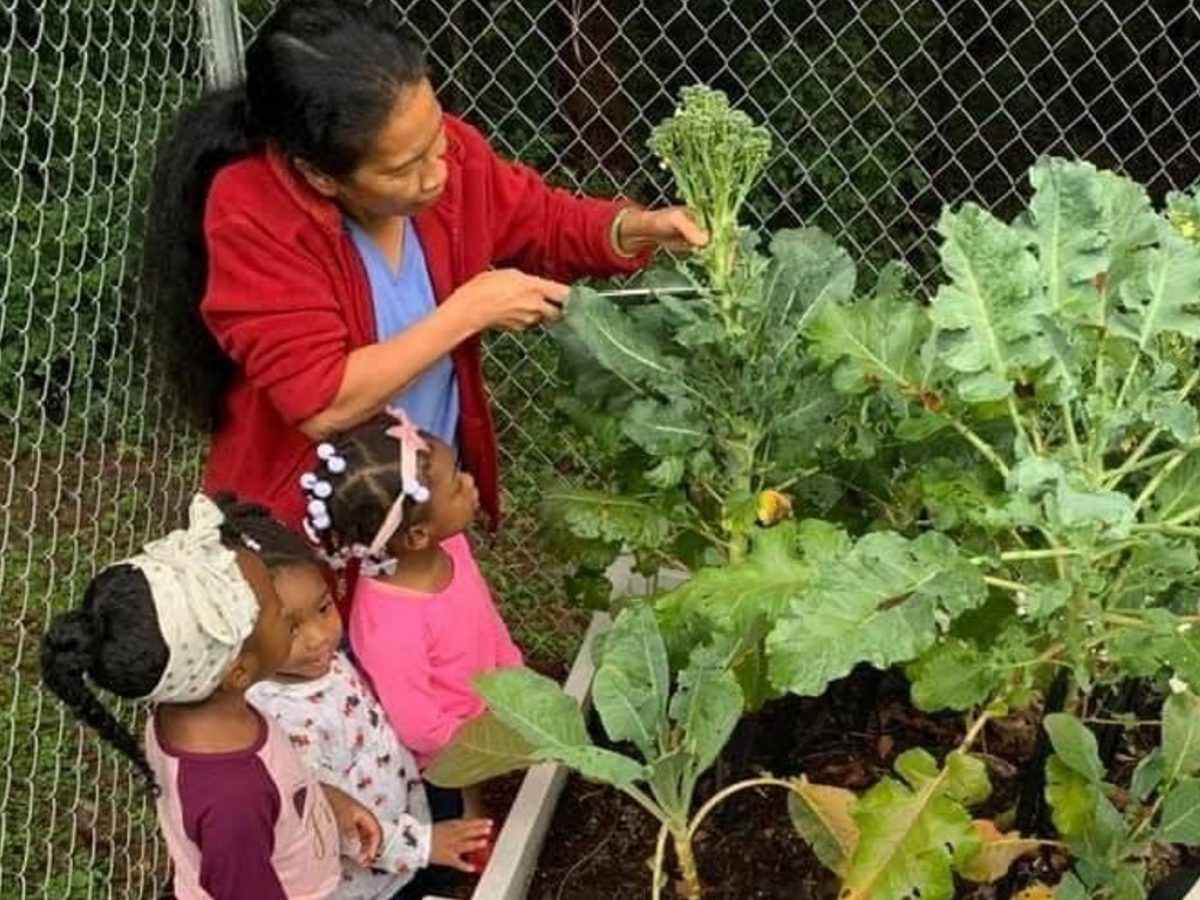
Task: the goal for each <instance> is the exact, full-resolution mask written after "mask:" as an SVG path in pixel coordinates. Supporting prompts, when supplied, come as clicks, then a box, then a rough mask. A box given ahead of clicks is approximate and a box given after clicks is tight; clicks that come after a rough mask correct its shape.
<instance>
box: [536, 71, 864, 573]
mask: <svg viewBox="0 0 1200 900" xmlns="http://www.w3.org/2000/svg"><path fill="white" fill-rule="evenodd" d="M650 146H651V147H652V148H654V150H655V152H657V153H658V154H659V155H660V156H661V158H662V160H663V163H664V165H666V166H667V167H668V168H669V170H670V171H671V173H672V175H673V176H674V178H675V182H676V184H677V186H678V187H679V190H680V193H681V194H682V195H683V197H684V199H685V200H686V202H687V203H688V205H689V206H690V207H691V209H692V210H693V211H694V214H695V215H696V217H697V218H698V219H699V220H700V221H701V222H703V223H704V225H705V227H706V228H707V229H708V231H709V235H710V242H709V245H708V246H707V248H706V249H705V250H704V251H702V252H701V253H699V254H697V256H696V257H695V258H693V259H687V260H680V261H677V262H676V263H675V264H674V266H673V267H672V268H670V269H669V270H667V271H658V272H652V273H650V274H649V275H647V276H646V279H645V281H644V282H643V284H644V285H645V286H647V288H655V289H662V288H675V289H678V288H680V287H682V288H686V289H688V290H689V291H690V293H686V294H679V293H667V292H663V293H661V294H659V295H652V302H650V303H646V304H631V303H629V302H628V301H626V300H624V299H621V298H618V297H612V296H607V295H605V294H604V293H601V292H597V291H594V290H591V289H589V288H586V287H577V288H576V289H575V290H574V291H573V292H572V295H571V297H570V298H569V300H568V302H567V312H566V317H565V323H564V324H563V325H562V326H561V327H560V328H559V330H558V334H559V337H560V339H561V341H562V343H563V346H564V359H565V361H566V365H567V369H568V378H569V380H570V381H571V382H572V384H573V387H574V388H575V397H573V398H571V399H570V400H568V401H565V402H564V403H563V405H562V408H563V409H564V410H565V412H566V413H567V416H568V418H569V419H570V420H571V421H572V422H573V423H574V424H575V426H576V430H577V434H578V435H579V437H580V439H581V441H582V442H583V446H584V448H585V455H587V456H588V457H589V461H590V462H591V463H592V468H593V470H596V469H600V470H601V471H600V472H599V475H598V478H597V481H598V483H599V484H600V486H601V488H602V489H595V490H586V489H578V488H564V487H562V486H561V485H555V486H551V487H550V488H549V489H548V490H547V491H546V501H547V502H546V507H547V514H548V516H547V518H548V521H549V522H550V524H551V530H552V531H553V532H555V533H556V534H558V535H559V536H560V538H562V537H564V536H565V537H566V538H567V539H568V546H567V547H566V548H565V549H566V551H567V552H568V553H569V554H570V555H571V557H572V558H580V557H581V556H583V557H584V558H586V559H587V560H588V561H589V562H590V563H591V564H592V567H593V568H597V569H602V568H603V564H604V563H605V562H607V561H610V560H611V559H612V558H613V557H614V556H615V555H616V553H617V551H618V549H620V548H621V547H623V546H624V547H628V548H630V549H632V550H634V551H635V552H637V553H640V554H641V555H642V556H643V557H644V558H646V559H647V561H648V565H649V569H650V570H651V571H653V570H654V569H656V568H657V567H658V566H659V565H662V564H663V563H666V562H671V561H680V562H683V563H685V564H686V565H689V566H699V565H702V564H705V563H719V562H721V561H724V560H737V559H740V558H742V557H744V555H745V553H746V550H747V548H748V545H749V538H750V535H751V532H752V529H753V527H754V525H755V522H756V521H759V520H764V521H774V520H777V519H779V518H782V517H784V516H786V515H787V513H788V510H789V500H788V498H787V493H788V492H789V491H791V490H792V489H793V488H795V487H797V485H801V484H803V483H804V482H805V478H804V476H805V474H806V473H807V474H810V475H811V474H812V470H814V467H815V465H816V460H817V458H818V455H819V453H820V452H821V450H822V449H823V448H830V447H832V446H834V445H835V444H837V443H845V442H844V441H842V440H841V438H840V436H839V431H840V430H841V429H843V428H845V427H847V426H846V425H845V422H844V420H843V418H842V417H840V416H839V415H838V413H839V412H840V410H841V408H842V407H843V406H844V405H845V401H844V400H843V398H841V397H839V396H838V395H837V394H836V393H835V392H834V391H833V390H831V388H830V386H829V384H828V379H826V378H825V377H824V376H822V375H821V374H820V373H818V372H817V370H816V366H815V364H814V363H813V362H811V361H809V360H808V359H807V358H806V357H805V355H804V354H803V353H802V352H800V348H801V346H802V333H803V330H804V328H805V325H806V323H807V322H808V321H809V320H810V318H811V316H812V314H813V313H814V311H815V310H817V309H818V308H819V307H820V306H821V304H823V303H825V302H829V301H833V300H837V301H846V300H849V298H850V297H851V296H852V294H853V291H854V284H855V268H854V266H853V264H852V263H851V261H850V258H849V256H848V255H847V254H846V253H845V252H844V251H843V250H841V249H840V248H838V247H837V246H836V245H835V243H834V242H833V240H832V239H831V238H829V237H828V236H827V235H825V234H823V233H821V232H819V231H816V230H812V229H808V230H791V231H782V232H779V233H778V234H776V235H775V236H774V237H773V238H772V239H771V240H770V241H769V242H767V244H766V245H765V246H760V245H759V243H758V242H757V240H756V238H755V237H754V236H753V235H752V234H751V233H750V232H748V231H747V230H746V229H745V228H743V227H742V226H741V225H740V224H739V222H738V218H737V217H738V212H739V210H740V209H741V206H742V204H743V202H744V200H745V198H746V195H747V194H748V192H749V191H750V190H751V188H752V187H753V185H754V182H755V180H756V179H757V177H758V176H759V174H760V173H761V171H762V168H763V164H764V161H765V159H766V157H767V154H768V150H769V146H770V141H769V138H768V136H767V133H766V132H765V130H764V129H762V128H761V127H758V126H755V125H754V124H753V123H751V122H750V120H749V119H748V118H747V117H746V116H745V115H744V114H742V113H740V112H737V111H735V110H733V109H731V108H730V106H729V103H728V101H727V100H726V99H725V97H724V96H723V95H722V94H720V93H719V92H717V91H711V90H708V89H704V88H692V89H690V90H687V91H685V92H684V95H683V103H682V106H681V108H680V110H679V111H678V112H677V113H676V115H675V116H674V117H673V118H671V119H669V120H668V121H667V122H665V123H664V124H662V125H661V126H659V127H658V128H657V129H655V131H654V135H653V137H652V138H651V140H650ZM851 427H852V426H851ZM815 484H816V482H814V486H815Z"/></svg>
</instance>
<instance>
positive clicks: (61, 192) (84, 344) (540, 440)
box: [0, 0, 1200, 900]
mask: <svg viewBox="0 0 1200 900" xmlns="http://www.w3.org/2000/svg"><path fill="white" fill-rule="evenodd" d="M378 2H388V0H378ZM394 2H397V5H398V6H401V7H402V8H403V12H404V13H405V15H406V17H407V19H408V21H409V23H410V24H411V25H412V27H413V29H414V30H415V31H416V32H417V33H418V34H419V35H421V36H422V37H423V38H424V39H425V41H426V42H427V45H428V47H429V51H430V56H431V59H432V61H433V64H434V69H435V77H436V81H437V85H438V87H439V90H440V92H441V95H442V97H443V100H444V102H445V103H446V105H447V107H448V108H449V109H451V110H453V111H455V112H457V113H460V114H462V115H464V116H466V117H467V118H468V119H470V120H472V121H473V122H475V123H476V124H477V125H478V126H480V127H481V128H482V129H483V130H484V131H485V132H486V133H488V134H490V135H491V136H492V137H493V138H494V140H495V143H496V145H497V147H498V148H499V149H500V150H501V151H502V152H504V153H506V154H508V155H511V156H514V157H520V158H521V159H524V160H526V161H528V162H530V163H532V164H533V165H535V166H537V167H538V168H540V169H541V170H542V171H543V172H545V173H546V174H547V176H548V177H549V178H550V179H552V180H554V181H556V182H558V183H560V184H565V185H568V186H572V187H576V188H580V189H585V190H590V191H599V192H616V191H620V192H624V193H626V194H628V195H630V196H633V197H636V198H638V199H640V200H642V201H645V202H658V201H661V200H664V199H666V189H667V184H666V182H665V180H664V178H663V177H662V173H660V172H658V171H657V170H656V169H655V168H654V167H653V166H652V165H649V164H648V160H647V155H648V154H647V152H646V150H645V149H644V147H645V141H646V138H647V137H648V135H649V131H650V128H651V127H652V125H653V124H654V123H655V122H657V121H658V120H660V119H661V118H662V117H664V116H665V115H667V114H669V113H670V111H671V110H672V107H673V104H674V98H675V96H676V95H677V92H678V89H679V88H680V87H682V86H684V85H686V84H690V83H694V82H706V83H709V84H712V85H715V86H717V87H721V88H723V89H725V90H726V91H727V92H728V93H729V94H730V96H731V98H732V99H733V100H734V101H735V103H737V104H738V105H739V106H741V107H742V108H744V109H746V110H747V111H748V112H750V113H751V114H752V115H753V116H755V117H756V118H758V119H760V120H762V121H764V122H766V123H767V124H769V126H770V127H771V129H772V131H773V133H774V134H775V137H776V140H777V143H776V152H775V156H774V159H773V161H772V164H771V167H770V170H769V173H768V176H767V178H766V181H765V183H764V185H763V187H762V189H761V190H760V191H759V192H758V194H757V195H756V197H755V198H754V201H753V215H754V217H755V218H756V220H757V222H758V224H763V225H768V226H779V225H784V224H795V223H797V222H805V223H808V224H817V225H820V226H822V227H824V228H826V229H827V230H829V231H831V232H832V233H833V234H835V235H837V236H838V238H839V240H841V241H842V242H843V243H844V244H845V245H846V246H848V247H849V248H851V249H852V251H853V252H854V253H855V255H856V256H858V257H860V258H862V259H865V260H867V262H868V264H877V263H879V262H881V261H882V260H884V259H887V258H892V257H897V256H899V257H902V258H904V259H907V260H908V261H909V262H910V263H911V264H912V266H913V267H914V268H915V269H916V271H917V272H918V273H921V272H924V271H927V270H928V268H929V265H930V262H931V261H932V254H933V246H932V244H931V239H930V228H931V226H932V224H933V222H934V221H935V219H936V217H937V214H938V211H939V210H940V208H941V205H942V204H943V203H945V202H948V201H957V200H960V199H964V198H968V197H970V198H974V199H978V200H980V201H982V202H984V203H986V204H988V205H990V206H992V207H994V208H997V209H999V210H1000V211H1001V212H1008V211H1009V210H1008V209H1007V207H1008V206H1010V205H1011V204H1013V203H1014V202H1015V201H1016V200H1017V198H1018V197H1019V196H1020V194H1021V192H1022V191H1023V190H1024V189H1025V185H1024V183H1023V176H1024V172H1025V170H1026V169H1027V167H1028V166H1029V164H1030V163H1031V162H1032V161H1033V160H1034V159H1035V158H1036V157H1037V156H1038V155H1040V154H1043V153H1056V154H1062V155H1071V156H1081V157H1085V158H1087V159H1090V160H1092V161H1093V162H1095V163H1097V164H1098V165H1102V166H1111V167H1117V168H1120V169H1123V170H1125V171H1126V172H1128V173H1129V174H1131V175H1132V176H1133V177H1135V178H1137V179H1139V180H1141V181H1143V182H1145V183H1147V184H1148V185H1149V187H1150V189H1151V191H1152V192H1153V193H1155V194H1156V195H1159V194H1161V193H1162V192H1163V191H1165V190H1167V189H1169V188H1173V187H1185V186H1187V185H1189V184H1191V183H1192V182H1194V181H1195V180H1196V179H1197V178H1198V177H1200V150H1198V149H1197V146H1196V144H1195V142H1194V139H1193V132H1194V131H1195V130H1196V129H1197V128H1200V84H1198V82H1197V73H1198V72H1200V49H1197V48H1200V40H1198V39H1200V12H1198V11H1197V10H1196V9H1195V8H1193V6H1192V4H1191V3H1189V2H1187V0H1141V2H1126V3H1118V2H1115V0H1113V2H1094V0H1089V2H1082V0H1022V2H1003V0H998V2H995V0H994V2H988V0H960V2H954V0H937V2H935V0H854V2H832V0H830V2H812V0H739V2H737V3H729V2H717V0H689V2H683V3H680V2H679V0H604V2H601V0H443V2H429V0H413V2H410V3H402V2H400V0H394ZM235 3H237V5H236V7H235V6H233V5H231V4H235ZM270 6H271V3H269V2H264V0H240V3H238V2H237V0H124V2H121V3H117V2H113V0H0V46H3V61H2V69H0V246H2V252H0V286H2V293H3V307H2V308H0V491H2V492H3V505H2V508H0V598H2V602H3V604H4V605H3V609H4V613H5V616H4V619H5V622H6V624H5V627H4V628H3V629H0V664H2V665H3V666H4V668H5V670H6V671H5V677H4V679H3V681H2V682H0V710H3V711H4V715H3V718H2V719H0V790H2V792H3V793H2V795H0V804H2V805H0V897H3V898H5V900H8V898H24V897H53V898H75V897H120V898H132V897H153V896H155V895H156V893H157V891H158V890H159V888H160V887H161V885H162V884H163V883H164V881H165V874H166V873H165V860H164V855H163V852H162V849H161V847H160V845H159V843H158V842H157V840H156V838H155V832H154V824H153V817H152V811H151V810H150V809H149V808H148V806H147V803H146V801H145V799H144V798H143V796H142V794H141V793H140V792H139V790H138V788H137V786H136V784H134V782H133V781H132V779H131V777H130V774H129V772H128V771H127V769H126V767H124V766H123V765H121V764H120V763H119V762H118V760H117V759H116V758H115V757H114V755H113V754H112V753H110V752H108V751H107V750H105V749H104V748H102V747H101V746H100V745H99V743H98V742H97V741H95V740H94V739H91V738H90V737H88V736H82V735H80V733H79V732H78V730H77V729H76V728H75V726H74V725H73V724H72V722H71V721H70V720H69V719H67V718H65V717H64V716H63V714H62V711H61V709H60V708H59V707H58V705H57V703H56V702H54V701H53V700H52V699H51V698H48V697H47V696H46V695H44V694H43V692H42V691H40V689H39V688H38V685H37V677H36V666H37V658H36V657H37V642H38V639H39V638H40V635H41V632H42V629H43V628H44V625H45V622H46V620H47V618H48V616H49V615H50V614H51V613H52V612H54V611H56V610H58V609H61V608H64V607H65V606H67V605H69V604H70V603H71V602H73V600H74V598H75V597H76V596H77V595H78V592H79V591H80V590H81V588H82V585H83V584H84V583H85V582H86V580H87V578H88V577H89V576H90V575H91V573H92V572H93V571H94V570H95V569H96V568H97V567H98V566H99V565H102V564H104V563H105V562H106V561H107V560H109V559H111V558H113V557H115V556H119V555H121V554H124V553H128V552H130V551H131V550H132V549H134V548H135V547H136V546H137V545H138V543H139V542H140V541H141V540H143V539H145V538H146V537H148V536H150V535H154V534H157V533H159V532H161V531H163V530H164V529H165V528H167V527H170V526H171V525H173V524H174V523H176V522H177V521H179V514H180V512H181V503H182V501H183V500H184V499H185V498H186V496H187V494H188V493H189V492H190V490H191V489H192V488H193V486H194V485H195V484H196V483H197V478H198V462H199V459H200V454H201V452H202V443H201V441H199V440H198V439H197V438H196V437H194V436H191V435H187V434H185V433H183V432H181V431H180V430H178V429H177V428H175V427H173V426H172V424H171V420H170V416H169V415H168V414H167V411H165V410H164V409H163V408H162V407H161V405H160V403H159V402H158V400H157V396H156V391H155V387H156V386H155V385H154V384H152V383H150V381H149V379H148V377H147V365H146V354H145V352H144V349H143V348H144V344H143V341H144V338H145V331H146V328H145V324H146V323H145V317H144V315H142V314H140V311H139V309H138V305H137V301H136V294H135V291H134V285H133V283H132V282H133V278H132V276H133V271H134V267H133V265H132V261H133V259H134V258H135V256H136V249H137V248H136V240H137V235H138V234H139V231H140V225H139V215H140V213H141V210H142V203H143V197H144V195H143V190H144V186H145V181H146V175H147V172H148V169H149V165H150V161H151V155H150V148H151V146H152V144H153V141H154V139H155V137H156V135H157V133H158V132H159V130H160V128H161V127H162V125H163V123H164V121H165V120H166V119H168V118H169V116H170V115H171V114H172V113H173V112H174V111H175V110H176V109H178V108H179V107H180V106H181V105H183V104H185V103H186V102H188V100H190V99H191V98H192V97H194V96H195V95H196V94H197V93H198V92H199V91H200V90H201V89H202V84H203V81H204V79H205V77H209V78H211V77H213V76H215V75H221V73H223V72H226V73H227V72H231V71H234V70H235V69H236V59H233V60H232V63H231V60H230V58H229V54H230V53H234V52H236V45H237V40H236V39H231V34H232V29H233V28H234V27H240V29H241V37H242V38H243V39H244V40H249V39H250V38H251V36H252V34H253V30H254V28H255V26H256V24H257V23H258V22H260V21H261V20H262V17H263V16H264V15H265V14H266V13H267V12H268V11H269V9H270ZM214 22H215V23H217V24H216V25H215V26H214ZM222 22H224V23H225V24H226V26H228V27H227V28H225V29H224V30H222V28H221V27H220V25H221V23H222ZM202 25H203V26H205V27H202ZM231 65H233V68H230V66H231ZM556 365H557V359H556V354H555V351H554V347H553V345H552V343H551V341H550V340H549V339H548V338H547V337H546V336H544V335H538V334H535V335H527V336H524V337H520V338H515V337H509V336H500V337H497V338H495V339H493V340H492V341H491V342H490V343H489V346H488V368H489V375H490V384H491V389H492V392H493V398H494V400H495V405H496V410H497V417H498V424H499V428H500V432H501V434H500V443H501V446H502V448H503V453H504V467H505V484H506V488H507V493H508V497H507V504H508V510H509V520H508V526H507V529H506V531H505V532H504V534H503V535H502V536H501V538H500V539H499V540H498V541H497V543H496V544H495V545H494V546H492V547H491V548H489V550H488V552H487V562H488V564H489V574H490V577H491V578H492V581H493V584H494V585H495V587H496V589H497V593H498V594H499V596H500V597H501V599H502V602H503V604H504V606H505V611H506V614H507V615H508V617H509V618H510V620H511V621H512V623H513V626H514V631H516V632H517V634H518V637H519V638H520V639H521V640H522V641H523V642H524V643H525V645H526V646H527V648H528V649H529V651H530V653H531V655H532V656H534V657H535V658H539V659H542V660H545V661H548V662H552V661H553V660H555V659H561V658H562V657H563V656H564V655H565V654H566V653H567V652H568V651H569V649H570V646H571V641H572V638H573V635H575V634H577V626H578V624H579V622H580V618H581V616H580V613H578V612H577V611H574V610H573V609H572V608H571V606H570V604H569V603H567V602H566V600H565V598H564V596H563V590H562V586H561V585H562V582H561V578H560V574H561V573H559V572H558V571H557V570H555V569H554V567H553V566H550V565H547V564H546V562H545V561H544V559H543V558H542V557H541V555H540V554H539V552H538V544H537V502H538V497H539V485H540V484H542V483H543V482H544V480H545V478H546V475H547V473H548V472H549V470H551V469H555V468H556V469H558V470H559V471H567V472H573V473H582V474H580V475H579V477H586V472H587V460H586V459H581V458H578V456H577V455H575V454H573V453H572V451H571V449H570V448H569V447H564V446H563V441H562V439H561V434H562V429H561V423H560V422H559V421H558V420H557V419H556V418H555V414H554V401H555V396H556V386H557V383H558V382H557V379H556V376H555V371H556Z"/></svg>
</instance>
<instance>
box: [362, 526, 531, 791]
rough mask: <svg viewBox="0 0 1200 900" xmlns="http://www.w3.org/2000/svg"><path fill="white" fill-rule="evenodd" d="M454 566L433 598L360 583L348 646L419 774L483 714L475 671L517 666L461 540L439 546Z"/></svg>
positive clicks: (510, 643)
mask: <svg viewBox="0 0 1200 900" xmlns="http://www.w3.org/2000/svg"><path fill="white" fill-rule="evenodd" d="M442 549H444V550H445V551H446V553H448V554H449V555H450V559H451V561H452V562H453V564H454V575H453V577H452V578H451V580H450V584H449V585H447V586H446V588H445V589H444V590H442V591H439V592H438V593H436V594H430V593H424V592H421V591H413V590H409V589H407V588H402V587H396V586H393V585H390V584H387V583H385V582H383V581H379V580H378V579H375V578H360V579H359V580H358V584H357V585H356V587H355V591H354V602H353V604H352V606H351V611H350V646H351V648H352V649H353V651H354V656H355V658H356V659H357V661H358V664H359V667H360V668H361V669H362V671H363V672H364V673H365V674H366V675H367V677H368V678H369V679H370V681H371V684H372V685H373V686H374V688H375V693H376V695H377V696H378V697H379V701H380V703H382V704H383V708H384V711H385V712H386V713H387V716H388V718H389V719H390V720H391V722H392V726H393V727H394V728H395V729H396V733H397V734H398V735H399V737H400V740H401V741H402V742H403V743H404V744H405V745H407V746H408V747H409V748H410V749H411V750H412V751H413V753H414V755H415V756H416V758H417V762H418V763H419V764H420V765H421V766H422V767H424V766H425V764H426V763H428V762H429V760H430V759H432V758H433V756H434V755H436V754H437V752H438V751H439V750H441V749H442V748H443V747H445V746H446V745H447V744H448V743H450V739H451V738H452V737H454V732H455V731H456V730H457V729H458V727H459V726H460V725H462V724H463V723H464V722H466V721H467V720H468V719H472V718H474V717H475V716H477V715H479V714H480V713H481V712H483V710H484V703H483V701H482V700H481V699H480V697H479V695H478V694H477V693H476V692H475V689H474V687H473V686H472V683H471V682H472V679H473V678H474V677H475V676H476V675H479V674H480V673H482V672H489V671H491V670H492V669H498V668H504V667H508V666H519V665H521V664H522V659H521V651H520V650H519V649H517V646H516V644H514V643H513V641H512V638H511V637H510V636H509V634H508V628H507V627H506V626H505V624H504V620H503V619H502V618H501V617H500V612H499V611H498V610H497V609H496V605H495V603H494V602H493V601H492V593H491V590H490V589H489V588H488V586H487V582H486V581H484V579H483V575H482V574H481V573H480V571H479V567H478V566H477V565H476V564H475V559H474V557H473V556H472V554H471V546H470V544H469V543H468V541H467V538H466V536H465V535H456V536H455V537H452V538H450V539H448V540H447V541H445V542H444V543H443V544H442Z"/></svg>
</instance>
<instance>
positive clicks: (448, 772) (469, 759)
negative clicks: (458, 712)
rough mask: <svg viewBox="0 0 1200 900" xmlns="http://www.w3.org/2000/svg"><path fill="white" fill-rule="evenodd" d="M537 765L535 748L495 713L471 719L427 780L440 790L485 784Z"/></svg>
mask: <svg viewBox="0 0 1200 900" xmlns="http://www.w3.org/2000/svg"><path fill="white" fill-rule="evenodd" d="M535 762H537V758H536V757H535V755H534V750H533V747H532V746H531V745H530V743H529V742H528V741H527V740H525V739H524V738H523V737H521V735H520V733H519V732H518V731H517V730H516V729H514V728H511V727H509V726H508V725H506V724H504V723H503V722H502V721H500V720H499V719H498V718H496V716H495V715H494V714H493V713H490V712H487V713H484V714H483V715H482V716H476V717H475V718H474V719H471V720H470V721H469V722H467V723H466V724H465V725H463V727H462V728H460V729H459V730H458V731H457V732H456V733H455V735H454V740H453V741H452V742H451V743H450V744H449V746H447V747H446V749H444V750H442V752H441V753H439V754H438V755H437V756H436V757H434V759H433V761H432V762H431V763H430V764H429V766H428V767H427V768H426V769H425V773H424V774H425V779H426V780H427V781H429V782H431V783H433V784H436V785H439V786H440V787H447V788H459V787H467V786H469V785H473V784H482V783H483V782H484V781H487V780H488V779H489V778H495V777H496V776H498V775H503V774H504V773H505V772H511V771H513V770H514V769H523V768H526V767H527V766H531V765H533V764H534V763H535Z"/></svg>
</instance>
